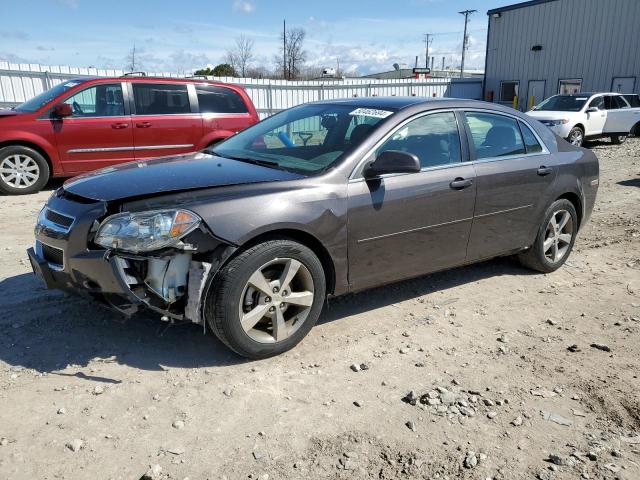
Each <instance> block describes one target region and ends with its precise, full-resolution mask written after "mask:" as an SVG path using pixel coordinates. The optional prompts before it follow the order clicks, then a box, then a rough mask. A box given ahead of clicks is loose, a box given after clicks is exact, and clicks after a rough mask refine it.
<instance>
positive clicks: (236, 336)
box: [204, 239, 326, 359]
mask: <svg viewBox="0 0 640 480" xmlns="http://www.w3.org/2000/svg"><path fill="white" fill-rule="evenodd" d="M298 263H299V265H298ZM296 267H297V268H296ZM286 271H289V272H293V271H295V272H296V273H295V275H294V276H293V275H292V277H291V278H292V280H290V281H289V282H286V281H284V282H283V281H282V280H283V278H287V277H288V275H286V274H285V272H286ZM258 272H260V275H262V278H263V279H266V280H267V282H268V283H261V281H256V280H260V275H258ZM260 284H262V290H261V289H260V288H258V287H257V286H256V285H258V286H259V285H260ZM282 285H284V286H285V288H283V289H282V290H279V287H280V286H282ZM287 288H290V291H289V290H287ZM269 291H270V293H268V292H269ZM267 293H268V295H267ZM309 294H311V296H309ZM325 294H326V280H325V273H324V269H323V267H322V263H321V262H320V260H319V259H318V257H317V256H316V255H315V254H314V253H313V251H311V250H310V249H309V248H307V247H306V246H304V245H301V244H300V243H297V242H294V241H292V240H285V239H279V240H269V241H265V242H263V243H259V244H257V245H255V246H252V247H250V248H248V249H246V250H244V251H243V252H241V253H240V254H239V255H237V256H236V257H234V258H233V259H232V260H231V261H229V262H228V263H227V264H226V265H225V266H223V268H222V269H221V271H220V272H218V274H217V275H216V280H215V281H214V284H213V286H212V288H211V291H210V294H209V295H208V297H207V299H206V300H205V302H206V303H205V306H204V307H205V308H204V312H205V318H206V320H207V323H208V324H209V326H210V327H211V329H212V330H213V332H214V333H215V334H216V336H217V337H218V338H219V339H220V340H221V341H222V342H223V343H224V344H225V345H227V346H228V347H229V348H230V349H232V350H233V351H234V352H236V353H238V354H239V355H242V356H243V357H247V358H251V359H262V358H268V357H272V356H274V355H279V354H281V353H283V352H286V351H287V350H290V349H291V348H293V347H294V346H296V345H297V344H298V343H299V342H300V341H301V340H302V339H303V338H304V337H305V336H306V335H307V333H309V331H310V330H311V328H312V327H313V326H314V325H315V323H316V322H317V320H318V317H319V316H320V312H321V311H322V305H323V303H324V299H325ZM293 298H296V300H295V302H294V301H293V300H292V299H293ZM296 302H304V303H307V304H308V305H301V304H300V305H297V304H296ZM272 312H275V313H272ZM280 318H281V319H282V322H279V321H276V319H280ZM256 319H257V320H256ZM254 321H256V322H257V323H255V324H254V325H255V326H253V327H250V326H251V324H252V323H253V322H254ZM284 322H286V323H284ZM243 325H244V326H243ZM276 325H284V327H282V326H278V327H277V328H276ZM278 337H281V338H278Z"/></svg>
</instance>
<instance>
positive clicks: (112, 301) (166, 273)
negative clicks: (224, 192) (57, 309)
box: [27, 192, 235, 324]
mask: <svg viewBox="0 0 640 480" xmlns="http://www.w3.org/2000/svg"><path fill="white" fill-rule="evenodd" d="M106 215H107V205H106V204H105V203H104V202H83V201H78V199H69V198H65V196H64V193H62V194H60V192H57V193H56V194H54V195H53V196H52V197H51V198H50V199H49V201H48V202H47V205H46V206H45V207H44V209H43V212H42V213H41V215H40V217H39V220H38V224H37V225H36V228H35V237H36V243H35V246H34V247H33V248H29V249H28V250H27V254H28V256H29V261H30V262H31V266H32V268H33V271H34V273H35V274H36V275H37V276H39V277H40V278H41V279H42V280H43V281H44V284H45V285H46V287H47V288H51V289H60V290H65V291H69V292H73V293H81V294H88V295H90V296H92V297H93V298H95V299H97V300H101V301H104V302H105V303H107V304H108V305H109V306H111V307H113V308H115V309H116V310H118V311H120V312H121V313H123V314H125V315H127V316H130V315H132V314H134V313H135V312H137V311H138V310H140V309H141V308H149V309H151V310H154V311H156V312H158V313H160V314H162V315H163V316H166V317H168V318H171V319H176V320H188V321H191V322H194V323H199V324H204V319H203V314H202V305H203V299H204V298H205V295H206V292H207V290H208V287H209V286H210V284H211V280H212V278H213V276H214V275H215V272H216V271H217V269H218V267H219V266H220V264H221V263H222V262H223V261H224V260H225V259H226V258H228V256H229V255H230V254H231V253H232V252H233V251H234V250H235V248H234V247H233V246H232V245H229V244H227V243H226V242H224V241H222V240H220V239H217V238H216V237H215V236H213V235H212V234H211V233H210V232H209V231H208V230H207V228H206V226H204V225H202V226H201V227H199V228H198V229H196V230H194V231H193V232H192V233H190V234H189V235H187V236H186V237H185V238H184V244H185V245H186V246H187V248H185V249H165V250H164V251H162V252H150V253H149V254H145V255H140V254H138V255H136V254H129V253H125V252H119V251H114V250H108V249H103V248H99V247H95V246H94V245H92V243H91V239H92V237H93V235H94V234H95V231H96V229H97V226H98V225H99V222H100V221H101V220H102V219H104V218H105V216H106Z"/></svg>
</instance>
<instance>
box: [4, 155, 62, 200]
mask: <svg viewBox="0 0 640 480" xmlns="http://www.w3.org/2000/svg"><path fill="white" fill-rule="evenodd" d="M49 175H50V172H49V165H48V164H47V161H46V160H45V159H44V157H43V156H42V155H40V154H39V153H38V152H36V151H35V150H33V149H32V148H28V147H23V146H21V145H9V146H8V147H4V148H0V192H3V193H6V194H9V195H25V194H28V193H35V192H38V191H40V190H41V189H42V187H44V186H45V185H46V184H47V181H48V180H49Z"/></svg>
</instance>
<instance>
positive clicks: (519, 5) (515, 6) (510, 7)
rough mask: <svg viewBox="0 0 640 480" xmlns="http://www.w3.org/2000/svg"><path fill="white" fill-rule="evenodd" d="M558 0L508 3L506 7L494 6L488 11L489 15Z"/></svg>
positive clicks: (530, 0)
mask: <svg viewBox="0 0 640 480" xmlns="http://www.w3.org/2000/svg"><path fill="white" fill-rule="evenodd" d="M555 1H557V0H529V1H528V2H521V3H514V4H513V5H506V6H504V7H498V8H494V9H492V10H489V11H488V12H487V15H492V14H494V13H501V12H508V11H509V10H517V9H519V8H525V7H532V6H534V5H540V4H541V3H549V2H555Z"/></svg>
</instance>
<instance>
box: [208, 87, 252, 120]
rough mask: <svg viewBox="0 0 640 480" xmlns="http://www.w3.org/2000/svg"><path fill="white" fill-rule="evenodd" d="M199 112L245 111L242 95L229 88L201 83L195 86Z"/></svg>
mask: <svg viewBox="0 0 640 480" xmlns="http://www.w3.org/2000/svg"><path fill="white" fill-rule="evenodd" d="M196 93H197V94H198V105H199V106H200V113H247V112H248V110H247V106H246V105H245V103H244V101H243V100H242V97H241V96H240V95H239V94H238V93H236V92H234V91H233V90H231V89H230V88H224V87H214V86H212V85H202V86H198V87H196Z"/></svg>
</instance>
